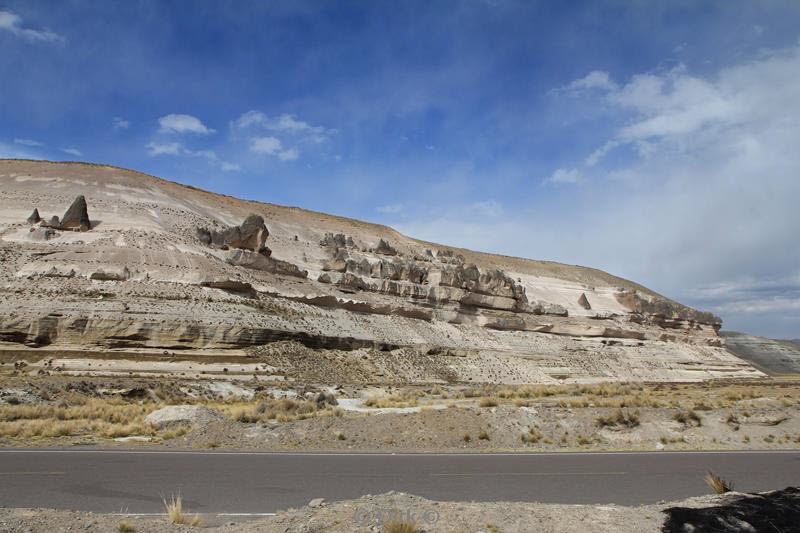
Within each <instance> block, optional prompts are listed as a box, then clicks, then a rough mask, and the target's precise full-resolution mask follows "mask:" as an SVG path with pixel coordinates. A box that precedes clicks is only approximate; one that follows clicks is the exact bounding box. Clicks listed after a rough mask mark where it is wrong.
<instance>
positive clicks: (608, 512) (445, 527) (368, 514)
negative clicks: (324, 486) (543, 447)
mask: <svg viewBox="0 0 800 533" xmlns="http://www.w3.org/2000/svg"><path fill="white" fill-rule="evenodd" d="M696 509H699V510H701V511H699V512H697V511H694V512H693V510H696ZM189 511H191V510H189ZM798 515H800V498H799V497H798V495H797V494H796V492H793V491H788V490H787V492H785V493H762V494H761V495H747V494H740V493H728V494H725V495H722V496H702V497H696V498H690V499H687V500H683V501H680V502H671V503H665V502H662V503H659V504H656V505H643V506H637V507H623V506H617V505H555V504H540V503H519V502H493V503H474V502H473V503H468V502H438V501H431V500H427V499H424V498H420V497H417V496H413V495H410V494H404V493H395V492H389V493H386V494H381V495H375V496H372V495H367V496H363V497H361V498H359V499H356V500H349V501H341V502H335V503H330V504H328V503H325V502H321V503H318V502H315V506H314V507H311V506H306V507H303V508H301V509H289V510H286V511H281V512H279V513H278V514H277V515H276V516H273V517H268V518H261V519H257V520H251V521H242V520H241V519H239V520H238V521H233V522H232V521H229V520H225V519H224V518H221V517H217V516H205V517H201V519H202V520H203V524H202V525H200V526H197V527H190V526H185V525H184V526H177V525H172V524H169V523H167V521H166V517H136V516H131V517H124V516H119V515H106V514H94V513H80V512H70V511H56V510H49V509H1V508H0V531H8V532H23V531H24V532H31V533H33V532H47V533H49V532H51V531H122V529H119V528H120V524H121V523H123V522H124V523H125V524H126V525H128V526H130V527H131V528H132V529H129V530H128V531H151V532H171V531H219V532H234V531H237V532H238V531H246V532H255V531H264V532H281V533H290V532H298V533H299V532H303V533H312V532H323V531H325V532H341V533H345V532H346V533H379V532H389V531H405V532H408V533H412V532H420V533H421V532H423V531H424V532H428V533H438V532H442V533H444V532H447V533H460V532H464V533H476V532H485V533H499V532H503V533H530V532H533V531H535V532H552V533H555V532H577V531H581V532H584V531H592V532H595V531H596V532H608V531H614V532H619V533H627V532H630V533H634V532H636V533H638V532H644V531H653V532H655V531H680V530H684V531H693V530H695V531H700V530H708V529H691V528H692V527H693V526H694V527H697V526H699V527H703V526H706V527H707V526H708V525H709V523H710V524H711V525H714V526H716V527H721V528H722V529H715V530H716V531H755V530H756V529H754V528H753V526H752V525H751V523H752V524H755V525H756V526H761V525H762V524H763V525H766V524H767V523H769V524H771V525H772V527H773V529H772V530H773V531H778V532H789V531H792V530H793V529H792V525H791V524H792V523H793V521H794V520H796V519H797V517H798ZM192 517H193V515H189V518H190V519H191V518H192ZM747 520H750V522H747ZM402 521H406V523H407V524H409V525H410V524H413V527H410V528H409V529H403V530H400V529H395V530H392V529H390V528H391V526H392V525H395V526H397V525H398V524H397V523H398V522H402ZM794 525H796V522H794ZM726 526H727V527H726ZM687 527H688V528H689V529H686V528H687ZM748 528H749V529H748ZM794 530H795V531H796V529H794Z"/></svg>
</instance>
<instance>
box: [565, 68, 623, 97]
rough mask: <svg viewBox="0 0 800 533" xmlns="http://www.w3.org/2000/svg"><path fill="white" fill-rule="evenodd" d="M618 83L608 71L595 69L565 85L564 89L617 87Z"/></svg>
mask: <svg viewBox="0 0 800 533" xmlns="http://www.w3.org/2000/svg"><path fill="white" fill-rule="evenodd" d="M616 88H617V84H616V83H614V82H613V81H612V80H611V77H610V76H609V74H608V72H605V71H603V70H593V71H592V72H590V73H589V74H587V75H586V76H584V77H583V78H580V79H577V80H575V81H573V82H572V83H570V84H569V85H567V86H566V87H564V88H563V89H562V90H566V91H567V92H573V93H574V92H578V91H583V90H587V89H605V90H612V89H616Z"/></svg>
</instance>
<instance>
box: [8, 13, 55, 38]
mask: <svg viewBox="0 0 800 533" xmlns="http://www.w3.org/2000/svg"><path fill="white" fill-rule="evenodd" d="M0 30H5V31H8V32H10V33H12V34H13V35H16V36H17V37H21V38H23V39H25V40H28V41H32V42H37V41H38V42H45V43H63V42H64V38H63V37H61V36H60V35H58V34H57V33H54V32H52V31H50V30H47V29H42V30H34V29H32V28H25V27H23V26H22V18H21V17H20V16H19V15H17V14H15V13H12V12H11V11H5V10H0Z"/></svg>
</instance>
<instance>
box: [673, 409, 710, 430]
mask: <svg viewBox="0 0 800 533" xmlns="http://www.w3.org/2000/svg"><path fill="white" fill-rule="evenodd" d="M672 419H673V420H674V421H676V422H680V423H681V424H683V425H684V426H692V425H694V426H698V427H699V426H702V425H703V419H702V418H700V415H698V414H697V413H696V412H694V410H693V409H689V410H688V411H678V412H677V413H675V414H674V415H672Z"/></svg>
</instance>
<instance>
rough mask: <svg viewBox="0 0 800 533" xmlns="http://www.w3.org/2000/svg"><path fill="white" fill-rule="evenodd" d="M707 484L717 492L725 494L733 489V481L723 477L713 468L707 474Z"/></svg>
mask: <svg viewBox="0 0 800 533" xmlns="http://www.w3.org/2000/svg"><path fill="white" fill-rule="evenodd" d="M706 485H708V486H709V487H710V488H711V490H713V491H714V492H715V493H717V494H725V493H726V492H730V491H732V490H733V483H731V482H730V481H726V480H724V479H722V478H721V477H719V476H717V475H716V474H714V472H712V471H711V470H709V471H708V474H707V475H706Z"/></svg>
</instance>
